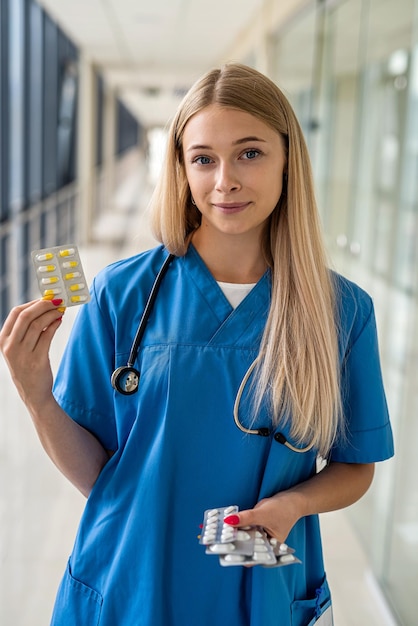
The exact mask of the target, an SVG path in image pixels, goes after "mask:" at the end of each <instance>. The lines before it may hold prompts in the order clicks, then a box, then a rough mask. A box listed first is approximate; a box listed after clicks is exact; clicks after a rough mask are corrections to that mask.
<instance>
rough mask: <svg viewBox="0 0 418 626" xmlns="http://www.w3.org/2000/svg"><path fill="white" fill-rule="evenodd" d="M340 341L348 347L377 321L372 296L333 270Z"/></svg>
mask: <svg viewBox="0 0 418 626" xmlns="http://www.w3.org/2000/svg"><path fill="white" fill-rule="evenodd" d="M332 277H333V284H334V292H335V299H336V317H337V324H338V327H339V336H340V341H341V342H342V344H343V345H345V347H346V348H347V347H348V345H349V344H352V343H354V342H355V341H356V339H357V338H358V337H359V336H360V335H361V333H362V332H363V330H364V328H365V327H366V326H367V325H369V324H370V323H372V324H374V323H375V318H374V307H373V300H372V298H371V296H370V295H369V294H368V293H367V292H366V291H365V290H364V289H362V288H361V287H360V286H359V285H357V284H356V283H354V282H352V281H351V280H348V278H345V277H344V276H341V275H340V274H337V273H336V272H332Z"/></svg>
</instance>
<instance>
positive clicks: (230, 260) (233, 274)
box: [192, 229, 267, 284]
mask: <svg viewBox="0 0 418 626" xmlns="http://www.w3.org/2000/svg"><path fill="white" fill-rule="evenodd" d="M192 241H193V245H194V247H195V248H196V250H197V251H198V253H199V255H200V256H201V257H202V259H203V261H204V262H205V264H206V266H207V267H208V269H209V271H210V272H211V274H212V275H213V277H214V278H215V280H218V281H221V282H225V283H238V284H247V283H256V282H258V281H259V280H260V278H261V277H262V275H263V274H264V272H265V271H266V269H267V264H266V261H265V259H264V256H263V254H262V251H261V242H260V241H259V240H255V239H254V237H245V236H244V237H240V236H236V237H233V236H225V237H222V236H220V237H219V238H218V239H217V240H216V241H213V239H211V240H210V241H209V240H207V239H206V238H205V237H202V232H201V229H198V230H197V231H196V232H195V233H194V235H193V238H192Z"/></svg>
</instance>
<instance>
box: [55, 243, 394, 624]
mask: <svg viewBox="0 0 418 626" xmlns="http://www.w3.org/2000/svg"><path fill="white" fill-rule="evenodd" d="M166 256H167V253H166V251H165V250H164V248H163V247H158V248H156V249H154V250H151V251H148V252H145V253H143V254H140V255H137V256H135V257H133V258H131V259H127V260H124V261H120V262H118V263H115V264H113V265H111V266H109V267H108V268H106V269H105V270H104V271H103V272H101V273H100V274H99V276H98V277H97V278H96V279H95V281H94V284H93V287H92V299H91V302H90V303H89V304H87V305H85V306H83V307H82V309H81V310H80V313H79V315H78V317H77V320H76V323H75V325H74V328H73V332H72V336H71V339H70V342H69V344H68V347H67V349H66V352H65V355H64V358H63V360H62V363H61V366H60V370H59V373H58V375H57V378H56V382H55V388H54V393H55V396H56V398H57V400H58V402H59V404H60V405H61V406H62V408H63V409H64V410H65V411H66V412H67V413H68V414H69V415H70V416H71V418H72V419H74V420H76V421H77V422H78V423H79V424H81V425H82V426H84V427H85V428H87V429H88V430H90V431H91V432H93V433H94V434H95V435H96V436H97V438H98V439H99V440H100V441H101V442H102V444H103V446H104V447H105V448H106V449H109V450H114V451H115V454H114V456H113V457H112V458H111V459H110V461H109V462H108V463H107V465H106V466H105V467H104V469H103V470H102V472H101V474H100V476H99V478H98V480H97V482H96V484H95V486H94V488H93V490H92V492H91V495H90V497H89V498H88V501H87V504H86V508H85V511H84V514H83V517H82V520H81V523H80V527H79V531H78V534H77V538H76V541H75V545H74V549H73V552H72V555H71V557H70V560H69V563H68V568H67V571H66V573H65V575H64V578H63V581H62V583H61V586H60V589H59V592H58V596H57V600H56V604H55V609H54V615H53V618H52V624H53V625H54V626H64V625H65V626H70V625H71V626H74V625H86V626H96V625H97V626H115V625H117V626H197V625H199V626H206V625H207V626H212V625H213V624H219V623H234V624H239V625H240V626H278V625H280V626H302V625H303V626H306V624H309V623H310V622H311V621H312V620H314V619H315V616H316V615H319V613H320V612H321V610H322V608H323V607H325V606H327V604H328V603H329V601H330V592H329V589H328V585H327V582H326V577H325V572H324V565H323V559H322V548H321V539H320V531H319V523H318V517H317V516H310V517H306V518H303V519H301V520H300V521H299V522H298V523H297V524H296V525H295V527H294V528H293V529H292V531H291V533H290V535H289V537H288V540H287V542H288V544H289V545H290V546H292V547H294V548H295V549H296V554H297V556H298V557H299V559H301V561H302V564H298V565H292V566H288V567H282V568H275V569H267V568H263V567H259V566H257V567H255V568H250V569H248V568H243V567H229V568H223V567H221V566H220V564H219V561H218V558H217V557H215V556H208V555H206V554H205V549H204V548H203V546H201V545H200V544H199V542H198V539H197V535H198V534H199V524H201V522H202V520H203V512H204V510H205V509H208V508H212V507H220V506H226V505H230V504H237V505H238V506H239V507H240V509H246V508H251V507H253V506H254V505H255V504H256V502H257V501H259V500H260V499H261V498H264V497H268V496H271V495H273V494H274V493H276V492H278V491H281V490H284V489H287V488H289V487H291V486H292V485H295V484H297V483H299V482H301V481H303V480H306V479H307V478H309V477H310V476H312V475H313V474H314V473H315V466H316V453H315V451H314V450H311V451H310V452H307V453H305V454H298V453H295V452H292V451H291V450H289V449H288V448H287V447H285V446H283V445H281V444H279V443H277V442H275V441H273V439H272V438H271V437H267V438H263V437H257V436H253V435H245V434H244V433H242V432H241V431H240V430H239V429H238V428H237V427H236V426H235V424H234V420H233V405H234V400H235V395H236V393H237V390H238V387H239V385H240V382H241V380H242V378H243V376H244V374H245V372H246V370H247V368H248V367H249V365H250V364H251V362H252V361H253V359H254V358H255V357H256V356H257V353H258V349H259V345H260V339H261V336H262V333H263V329H264V326H265V322H266V319H267V315H268V309H269V306H270V291H271V285H270V274H269V272H267V273H266V274H265V275H264V276H263V277H262V278H261V280H260V281H259V282H258V283H257V285H256V286H255V287H254V288H253V289H252V291H251V292H250V293H249V295H248V296H247V297H246V298H245V299H244V300H243V302H242V303H241V304H240V305H239V306H238V307H237V308H236V309H232V307H231V305H230V304H229V302H228V301H227V299H226V298H225V296H224V295H223V293H222V291H221V289H220V288H219V286H218V285H217V283H216V281H215V280H214V278H213V276H212V275H211V274H210V272H209V271H208V269H207V267H206V266H205V264H204V263H203V261H202V259H201V258H200V256H199V255H198V253H197V251H196V250H195V248H194V247H193V246H192V245H190V247H189V250H188V252H187V254H186V255H185V256H184V257H179V258H175V259H174V261H173V262H172V263H171V265H170V267H169V269H168V272H167V274H166V276H165V278H164V279H163V282H162V284H161V287H160V292H159V294H158V297H157V300H156V303H155V306H154V309H153V312H152V314H151V317H150V319H149V321H148V324H147V328H146V332H145V336H144V338H143V341H142V344H141V347H140V352H139V356H138V360H137V364H136V365H137V367H138V369H139V370H140V372H141V377H140V387H139V391H138V393H137V394H134V395H132V396H124V395H121V394H119V393H117V392H115V391H114V390H113V388H112V387H111V384H110V378H111V374H112V372H113V370H114V369H115V368H116V367H118V366H121V365H124V364H126V362H127V359H128V355H129V351H130V347H131V344H132V340H133V337H134V335H135V332H136V329H137V325H138V322H139V319H140V317H141V314H142V312H143V309H144V306H145V302H146V299H147V296H148V293H149V291H150V288H151V286H152V284H153V281H154V278H155V276H156V274H157V272H158V270H159V269H160V267H161V265H162V263H163V261H164V259H165V257H166ZM336 282H337V292H338V298H339V303H340V312H341V330H340V352H341V359H342V372H343V379H344V380H343V389H344V390H345V395H344V405H345V411H346V415H347V437H346V439H345V440H344V441H341V442H340V443H339V444H337V445H336V446H335V447H334V448H333V450H332V452H331V459H332V460H335V461H341V462H347V463H373V462H375V461H380V460H383V459H385V458H388V457H390V456H391V455H392V454H393V443H392V433H391V428H390V423H389V418H388V412H387V406H386V400H385V395H384V390H383V385H382V378H381V372H380V365H379V356H378V348H377V338H376V327H375V318H374V313H373V305H372V302H371V299H370V297H369V296H368V295H367V294H366V293H365V292H364V291H362V290H361V289H360V288H359V287H357V286H356V285H354V284H352V283H350V282H349V281H347V280H345V279H343V278H341V277H339V276H337V277H336ZM249 389H250V385H247V388H246V391H245V393H244V394H243V397H242V401H241V407H240V419H241V421H242V422H243V423H244V424H245V423H248V424H249V422H250V419H251V401H250V398H249ZM258 419H259V424H260V425H268V423H269V420H268V417H267V414H266V413H263V411H261V414H260V416H259V418H258ZM281 430H282V431H283V432H284V433H285V434H287V432H286V429H283V428H281Z"/></svg>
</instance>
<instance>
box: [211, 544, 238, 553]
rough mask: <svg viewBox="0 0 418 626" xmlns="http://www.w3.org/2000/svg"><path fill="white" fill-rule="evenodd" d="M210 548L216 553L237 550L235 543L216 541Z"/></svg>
mask: <svg viewBox="0 0 418 626" xmlns="http://www.w3.org/2000/svg"><path fill="white" fill-rule="evenodd" d="M209 550H210V551H211V552H213V553H214V554H228V552H233V551H234V550H235V546H234V544H233V543H214V544H213V546H210V547H209Z"/></svg>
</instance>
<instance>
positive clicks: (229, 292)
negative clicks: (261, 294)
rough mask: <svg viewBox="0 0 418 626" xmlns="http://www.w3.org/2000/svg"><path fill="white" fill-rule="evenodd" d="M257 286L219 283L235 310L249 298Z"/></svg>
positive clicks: (253, 284) (252, 284)
mask: <svg viewBox="0 0 418 626" xmlns="http://www.w3.org/2000/svg"><path fill="white" fill-rule="evenodd" d="M256 284H257V283H247V284H243V285H240V284H238V283H222V282H220V281H218V285H219V287H220V288H221V289H222V291H223V294H224V296H225V298H226V299H227V300H228V302H229V303H230V305H231V306H232V307H233V308H234V309H236V308H237V306H238V305H239V304H240V303H241V302H242V301H243V300H244V298H245V297H246V296H248V294H249V293H250V291H251V289H252V288H253V287H254V286H255V285H256Z"/></svg>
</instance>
